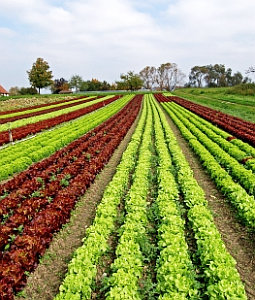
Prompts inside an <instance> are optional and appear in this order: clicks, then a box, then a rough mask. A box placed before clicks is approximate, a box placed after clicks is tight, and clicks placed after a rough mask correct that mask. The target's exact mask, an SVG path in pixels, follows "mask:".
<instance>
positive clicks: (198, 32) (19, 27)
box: [0, 0, 255, 86]
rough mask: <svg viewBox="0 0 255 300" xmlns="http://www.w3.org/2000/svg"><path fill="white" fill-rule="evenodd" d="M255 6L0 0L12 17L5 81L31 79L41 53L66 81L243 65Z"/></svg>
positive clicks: (162, 0) (4, 29) (2, 11)
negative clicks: (156, 69)
mask: <svg viewBox="0 0 255 300" xmlns="http://www.w3.org/2000/svg"><path fill="white" fill-rule="evenodd" d="M254 11H255V2H254V1H252V0H244V1H242V2H240V1H239V0H232V1H230V0H226V1H224V2H223V1H221V0H211V1H203V0H174V1H167V0H158V1H155V0H148V1H146V2H140V1H138V0H108V1H103V0H94V1H93V0H86V1H82V0H72V1H71V0H66V1H58V0H54V1H50V0H23V1H19V0H8V1H0V19H1V15H3V16H5V19H7V20H9V22H7V23H6V24H4V25H3V24H1V21H0V37H1V41H3V43H2V42H1V46H0V49H1V54H4V56H5V57H3V55H1V57H0V64H1V65H2V66H4V68H3V69H2V70H4V69H6V68H7V67H8V68H9V71H8V77H9V78H7V75H6V73H4V72H3V71H2V70H0V81H5V82H6V83H7V85H9V86H11V85H28V82H27V75H26V72H25V71H26V70H28V69H29V68H30V67H31V65H32V63H33V62H34V61H35V59H36V58H37V57H43V58H45V59H46V60H47V61H48V62H49V64H50V66H51V68H52V70H53V74H54V75H55V77H56V78H59V77H65V78H66V79H69V77H70V76H71V75H72V74H77V73H78V74H80V75H81V76H83V78H84V79H88V78H91V77H97V78H99V79H106V80H108V81H114V80H116V79H118V77H119V74H120V73H122V72H127V71H128V70H134V71H137V72H138V71H139V70H141V69H142V68H143V67H144V66H146V65H155V66H157V65H159V64H160V63H164V62H167V61H171V62H176V63H177V64H178V66H179V67H180V68H181V69H183V70H184V71H186V72H187V73H188V72H189V70H190V68H191V67H192V66H194V65H195V64H198V65H202V64H209V63H224V64H226V66H227V67H232V68H233V70H236V69H238V70H241V71H243V70H245V69H246V68H247V67H248V66H249V65H251V64H254V63H255V62H254V61H252V59H253V57H254V56H253V54H254V49H255V47H254V46H255V28H254V25H253V24H254V21H253V15H254ZM7 61H8V63H7ZM12 61H13V62H17V61H19V62H20V63H19V64H18V65H17V64H16V65H14V64H12V63H10V62H12ZM15 68H16V70H17V72H15V71H14V70H15ZM22 70H23V77H22V76H21V75H20V74H21V73H22V72H21V71H22ZM12 73H13V75H12V76H10V75H11V74H12Z"/></svg>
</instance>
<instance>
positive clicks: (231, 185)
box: [162, 104, 255, 229]
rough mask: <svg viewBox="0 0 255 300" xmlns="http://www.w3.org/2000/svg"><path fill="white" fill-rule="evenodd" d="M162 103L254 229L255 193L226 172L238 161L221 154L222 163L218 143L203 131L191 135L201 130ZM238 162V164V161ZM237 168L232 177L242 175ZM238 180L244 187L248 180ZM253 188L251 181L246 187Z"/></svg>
mask: <svg viewBox="0 0 255 300" xmlns="http://www.w3.org/2000/svg"><path fill="white" fill-rule="evenodd" d="M162 106H163V107H164V109H165V110H166V111H167V113H168V114H169V115H170V117H171V118H172V119H173V121H174V122H175V124H176V125H177V126H178V128H179V129H180V131H181V133H182V135H183V136H184V138H185V139H186V140H187V141H188V143H189V144H190V146H191V148H192V149H193V150H194V151H195V153H196V154H197V155H198V157H199V158H200V160H201V162H202V163H203V166H204V167H205V168H206V169H207V171H208V173H209V174H210V176H211V178H212V179H213V181H214V182H215V184H216V185H217V187H218V188H219V190H220V191H221V192H222V193H223V194H224V195H225V196H226V197H227V198H228V199H229V201H230V202H231V203H232V204H233V206H234V207H235V208H236V210H237V213H238V215H239V216H240V217H241V218H242V220H243V221H244V223H245V224H247V225H248V226H249V227H250V228H252V229H254V228H255V200H254V196H252V195H248V193H247V191H246V190H245V189H244V188H243V187H242V186H241V185H240V184H239V183H237V182H235V181H234V180H233V178H232V177H231V175H230V174H229V173H228V171H227V170H228V169H229V168H232V167H233V168H234V167H235V165H236V164H235V162H232V159H229V156H227V155H224V156H222V157H221V161H220V162H219V161H218V159H216V157H214V155H216V156H217V153H216V152H214V150H215V149H217V150H216V151H220V147H216V148H215V145H214V144H215V143H213V142H210V140H208V138H207V137H206V136H205V135H204V134H202V133H199V135H196V136H195V135H194V134H192V132H191V130H193V132H197V133H198V129H196V127H195V126H194V125H192V124H191V123H190V122H188V123H187V122H185V119H184V117H183V115H182V114H180V113H178V112H177V111H176V110H173V109H172V108H171V107H169V106H168V105H166V104H162ZM200 141H201V142H200ZM204 145H207V147H205V146H204ZM210 151H213V153H214V155H212V154H211V153H210ZM221 151H222V150H221ZM220 154H221V153H220ZM224 159H225V160H226V161H225V162H224V164H225V165H228V166H229V168H227V170H225V169H224V168H222V163H223V160H224ZM236 163H237V164H239V163H238V162H236ZM232 164H233V165H232ZM239 165H240V164H239ZM242 168H243V167H242V166H241V165H240V174H244V173H242V172H243V169H242ZM238 170H239V168H238V167H237V168H236V170H234V169H232V174H233V176H234V175H235V176H238V177H240V175H238V174H239V172H238ZM246 171H248V170H246ZM250 172H251V171H250ZM250 174H251V176H252V175H253V174H252V173H250ZM244 176H245V175H244ZM236 178H237V177H236ZM247 178H248V177H247ZM239 179H240V180H241V182H242V184H243V185H244V186H245V185H246V183H244V182H243V181H242V179H241V178H239ZM248 180H250V179H248ZM253 187H254V182H251V186H250V187H249V186H247V189H248V190H249V191H250V192H252V191H254V188H253Z"/></svg>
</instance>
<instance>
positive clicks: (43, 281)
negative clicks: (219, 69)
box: [0, 94, 255, 300]
mask: <svg viewBox="0 0 255 300" xmlns="http://www.w3.org/2000/svg"><path fill="white" fill-rule="evenodd" d="M166 95H167V96H164V95H163V94H155V95H153V94H145V95H142V94H140V95H134V94H127V95H122V96H116V95H108V96H105V97H99V98H98V99H95V98H94V97H93V96H91V97H88V98H84V99H83V98H82V99H75V100H72V99H68V101H67V102H61V103H58V102H57V101H55V103H54V101H53V102H50V104H49V105H48V104H47V105H44V106H41V107H35V106H33V105H31V106H30V107H25V106H24V107H25V108H22V107H20V108H19V111H13V110H14V109H12V112H9V113H8V114H9V116H13V115H12V114H14V116H15V115H18V116H19V115H21V116H22V115H23V114H26V111H28V112H29V113H31V112H32V113H33V112H36V111H40V115H39V116H44V113H42V112H43V111H44V110H45V116H46V115H47V114H48V113H49V112H48V111H47V107H48V106H49V107H50V109H51V108H54V107H58V108H59V107H61V106H63V107H62V108H63V109H62V110H59V109H57V110H56V111H54V112H52V113H55V112H59V113H61V111H63V112H66V111H65V109H67V108H65V105H66V104H67V103H69V102H71V103H75V104H77V103H79V101H85V99H87V100H88V101H87V100H86V101H87V102H84V103H82V104H81V106H80V104H77V105H75V106H74V107H76V108H75V111H77V112H80V114H79V115H78V116H76V117H75V119H66V120H65V122H64V123H62V124H61V123H56V124H55V123H54V125H52V127H49V128H50V130H45V129H42V130H43V131H42V132H41V133H39V131H38V132H37V133H35V135H34V136H30V138H29V139H26V140H24V141H17V142H14V143H9V144H8V143H7V144H6V145H5V146H4V147H2V148H1V149H0V165H1V169H0V180H1V181H0V198H1V201H0V212H1V224H0V247H1V260H0V299H10V300H12V299H16V300H18V299H19V300H20V299H31V300H35V299H38V300H39V299H47V300H48V299H52V300H53V299H54V300H69V299H70V300H72V299H75V300H78V299H215V300H217V299H255V286H254V282H255V259H254V258H255V257H254V256H255V254H254V253H255V251H254V250H255V239H254V229H255V199H254V197H255V148H254V146H255V140H254V132H255V125H254V123H252V122H249V121H245V120H242V119H237V118H235V117H234V116H233V115H231V114H229V113H228V114H226V112H225V111H224V110H222V113H221V112H217V111H214V110H211V109H209V108H207V107H206V106H201V105H199V106H197V104H194V102H189V101H187V100H185V99H187V97H185V99H182V98H179V97H176V96H171V95H169V94H166ZM223 97H224V96H223ZM73 98H74V97H73ZM62 100H63V99H62ZM62 100H60V101H62ZM95 101H96V102H95ZM244 102H245V101H244ZM248 102H249V99H247V103H248ZM71 103H70V104H71ZM40 105H41V104H40ZM83 105H86V107H85V108H84V107H83ZM233 105H239V104H233ZM79 106H80V107H79ZM89 107H91V110H89V111H88V108H89ZM251 107H252V106H251ZM70 108H73V106H70ZM253 108H254V107H253ZM68 109H69V108H68ZM69 113H73V112H69ZM2 115H4V114H2ZM62 115H65V113H63V114H62ZM66 115H68V113H67V114H66ZM60 116H61V114H60V115H59V116H57V117H60ZM0 117H1V116H0ZM36 117H37V116H36ZM30 118H31V120H32V119H33V118H35V116H34V115H32V116H30V117H29V116H28V118H25V119H20V120H19V121H21V120H27V121H28V123H27V124H24V125H23V126H29V120H30ZM239 118H240V116H239ZM50 120H51V118H47V117H45V120H44V122H46V123H47V122H48V123H49V124H51V121H50ZM13 122H17V121H16V120H13ZM34 124H37V123H34ZM39 124H40V121H38V125H39ZM56 125H57V126H56ZM236 127H238V130H236V131H235V129H236ZM0 135H1V132H0Z"/></svg>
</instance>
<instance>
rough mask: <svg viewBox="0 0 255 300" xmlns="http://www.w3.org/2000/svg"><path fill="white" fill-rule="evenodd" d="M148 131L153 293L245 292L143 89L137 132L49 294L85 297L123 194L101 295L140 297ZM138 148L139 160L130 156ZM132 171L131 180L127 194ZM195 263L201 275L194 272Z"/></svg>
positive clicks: (62, 299) (224, 295)
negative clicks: (153, 191)
mask: <svg viewBox="0 0 255 300" xmlns="http://www.w3.org/2000/svg"><path fill="white" fill-rule="evenodd" d="M152 120H153V121H152ZM152 130H153V131H152ZM152 132H154V139H155V149H156V153H157V157H158V163H157V182H158V196H157V199H155V203H156V205H157V207H158V210H157V211H158V222H157V225H158V250H159V253H158V259H157V263H156V268H155V272H156V279H157V284H156V287H155V289H156V292H157V294H158V295H159V299H169V300H170V299H177V300H178V299H200V298H201V297H204V296H206V297H208V298H209V299H215V300H216V299H217V300H218V299H222V300H223V299H247V297H246V294H245V291H244V287H243V284H242V282H241V280H240V277H239V274H238V272H237V270H236V267H235V265H236V262H235V261H234V259H233V258H232V257H231V255H230V254H229V253H228V251H227V250H226V248H225V245H224V243H223V241H222V239H221V236H220V234H219V232H218V230H217V228H216V226H215V224H214V221H213V217H212V214H211V212H210V210H209V209H208V207H207V201H206V199H205V195H204V192H203V190H202V189H201V188H200V187H199V185H198V183H197V182H196V180H195V179H194V177H193V173H192V170H191V169H190V167H189V165H188V163H187V161H186V159H185V156H184V155H183V153H182V151H181V149H180V147H179V146H178V144H177V141H176V139H175V137H174V134H173V132H172V131H171V129H170V127H169V125H168V123H167V120H166V118H165V116H164V113H163V111H162V110H161V108H160V106H159V104H157V103H156V102H155V100H154V98H153V97H152V96H145V100H144V107H143V111H142V114H141V118H140V121H139V123H138V127H137V128H136V131H135V134H134V135H133V137H132V139H131V142H130V143H129V145H128V148H127V150H126V151H125V152H124V154H123V157H122V159H121V163H120V164H119V166H118V167H117V171H116V174H115V176H114V177H113V180H112V181H111V182H110V184H109V185H108V186H107V188H106V190H105V193H104V196H103V199H102V202H101V204H100V205H99V207H98V209H97V212H96V217H95V220H94V222H93V225H92V226H91V227H90V228H89V229H88V230H87V232H86V237H85V238H84V244H83V246H82V247H80V248H79V249H77V250H76V252H75V253H74V257H73V259H72V261H71V263H70V264H69V267H68V272H67V275H66V277H65V279H64V281H63V283H62V285H61V286H60V293H59V294H58V295H57V296H56V297H55V300H67V299H70V300H80V299H91V293H92V291H93V287H94V283H95V278H96V275H97V265H98V264H99V262H100V258H101V257H102V255H103V254H104V253H106V251H107V250H108V247H109V245H108V243H107V242H108V239H109V237H110V235H111V233H112V232H113V231H114V228H115V222H116V219H117V214H118V212H117V207H118V205H119V204H120V201H121V199H123V198H125V211H126V215H125V220H124V224H123V225H122V227H121V229H120V233H121V235H120V239H119V243H118V245H117V248H116V252H115V254H116V259H115V260H114V262H113V264H112V266H111V270H112V274H111V275H110V277H109V278H108V279H107V280H106V281H105V282H106V285H107V286H106V290H107V292H106V295H105V297H106V299H108V300H110V299H142V296H141V294H140V293H139V280H140V279H141V276H142V273H143V268H144V267H145V264H146V262H145V261H144V260H145V258H144V256H143V253H142V249H141V245H140V242H139V241H140V240H141V239H142V237H143V236H144V235H145V234H146V225H147V223H148V219H147V215H146V207H147V205H148V203H146V195H147V194H148V189H149V186H148V185H149V183H148V181H149V179H148V177H149V176H148V174H149V171H150V164H151V157H152V144H151V143H152V140H151V134H152ZM140 142H141V145H140ZM136 153H138V159H137V163H136V161H135V159H134V157H136ZM132 172H134V174H133V176H132V178H133V181H132V182H131V183H132V185H131V187H130V190H129V192H128V193H127V189H128V188H129V185H130V181H129V180H130V173H132ZM178 189H179V190H178ZM179 193H181V196H182V197H183V199H184V202H185V206H186V209H187V218H188V222H189V223H188V224H185V221H184V219H183V218H182V209H181V207H180V197H179ZM125 194H126V196H125ZM186 226H189V227H191V228H190V230H192V231H193V233H194V238H195V242H196V247H197V252H196V257H198V261H199V265H196V266H195V265H193V263H192V260H191V257H190V255H189V249H188V245H187V242H186V239H185V231H186V230H187V228H186ZM197 268H199V272H200V273H201V274H200V275H199V277H203V279H202V280H201V279H199V278H198V276H197Z"/></svg>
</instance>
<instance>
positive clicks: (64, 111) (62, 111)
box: [0, 96, 112, 131]
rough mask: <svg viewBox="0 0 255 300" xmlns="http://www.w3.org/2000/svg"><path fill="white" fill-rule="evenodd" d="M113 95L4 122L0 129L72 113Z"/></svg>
mask: <svg viewBox="0 0 255 300" xmlns="http://www.w3.org/2000/svg"><path fill="white" fill-rule="evenodd" d="M111 97H112V96H106V97H104V98H99V99H96V100H92V101H89V102H85V103H82V104H79V105H74V106H71V107H68V108H64V109H60V110H57V111H53V112H49V113H46V114H42V115H39V116H34V117H29V118H24V119H20V120H16V121H13V122H8V123H4V124H1V125H0V131H6V130H8V129H14V128H17V127H21V126H25V125H28V124H33V123H36V122H40V121H44V120H47V119H51V118H55V117H58V116H61V115H63V114H68V113H71V112H73V111H77V110H80V109H82V108H85V107H88V106H91V105H93V104H96V103H99V102H102V101H104V100H107V99H109V98H111Z"/></svg>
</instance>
